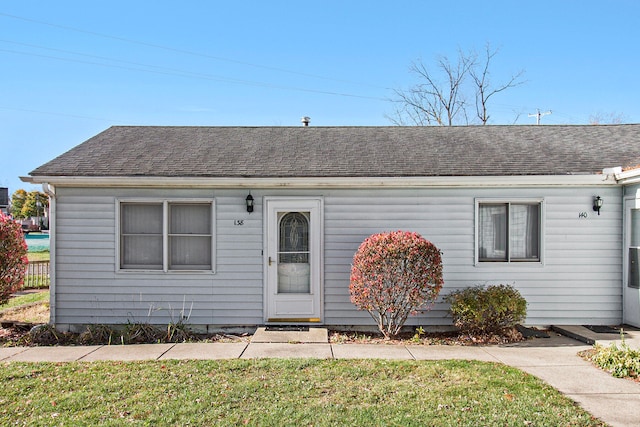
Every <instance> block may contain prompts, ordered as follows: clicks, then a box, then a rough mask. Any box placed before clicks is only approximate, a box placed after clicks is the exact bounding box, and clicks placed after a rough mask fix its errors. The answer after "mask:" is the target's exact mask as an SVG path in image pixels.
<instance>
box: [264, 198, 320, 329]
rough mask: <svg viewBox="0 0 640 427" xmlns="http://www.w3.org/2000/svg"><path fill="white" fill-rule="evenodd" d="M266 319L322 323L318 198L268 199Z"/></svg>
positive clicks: (274, 321) (281, 321) (270, 320)
mask: <svg viewBox="0 0 640 427" xmlns="http://www.w3.org/2000/svg"><path fill="white" fill-rule="evenodd" d="M266 206H267V209H266V213H267V219H266V242H267V250H266V253H265V269H266V275H265V277H266V286H265V303H266V304H265V306H266V307H265V308H266V319H265V320H266V321H267V322H272V323H308V322H320V321H321V318H322V315H321V314H322V313H321V302H322V291H321V270H322V268H321V266H322V233H321V230H322V226H321V224H322V222H321V221H322V218H321V215H322V211H321V206H322V203H321V200H319V199H296V198H294V199H280V198H278V199H275V198H274V199H269V198H267V199H266Z"/></svg>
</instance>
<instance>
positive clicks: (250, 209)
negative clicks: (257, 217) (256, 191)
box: [246, 193, 253, 213]
mask: <svg viewBox="0 0 640 427" xmlns="http://www.w3.org/2000/svg"><path fill="white" fill-rule="evenodd" d="M246 202H247V212H249V213H251V212H253V196H252V195H251V193H249V195H248V196H247V198H246Z"/></svg>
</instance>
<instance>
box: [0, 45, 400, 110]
mask: <svg viewBox="0 0 640 427" xmlns="http://www.w3.org/2000/svg"><path fill="white" fill-rule="evenodd" d="M0 52H5V53H12V54H16V55H25V56H34V57H39V58H47V59H55V60H57V61H65V62H75V63H80V64H87V65H98V66H101V67H109V68H119V69H123V70H129V71H140V72H145V73H153V74H162V75H170V76H180V77H187V78H195V79H201V80H209V81H219V82H225V83H233V84H240V85H246V86H254V87H264V88H271V89H279V90H291V91H298V92H307V93H317V94H322V95H333V96H343V97H348V98H360V99H371V100H376V101H387V99H386V98H381V97H373V96H365V95H354V94H350V93H341V92H332V91H324V90H317V89H306V88H300V87H293V86H281V85H274V84H270V83H262V82H255V81H251V80H241V79H232V78H228V77H223V76H215V75H209V74H201V73H193V72H189V71H180V70H175V69H172V70H173V71H162V69H163V68H164V67H158V66H153V65H151V66H148V65H143V64H137V65H142V66H147V67H155V68H160V69H159V70H151V69H144V68H135V67H127V66H124V65H115V64H105V63H100V62H93V61H84V60H81V59H71V58H63V57H59V56H53V55H44V54H37V53H31V52H21V51H17V50H11V49H0ZM118 61H119V60H118ZM119 62H128V61H119ZM134 64H135V63H134ZM164 69H166V68H164Z"/></svg>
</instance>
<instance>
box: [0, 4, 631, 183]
mask: <svg viewBox="0 0 640 427" xmlns="http://www.w3.org/2000/svg"><path fill="white" fill-rule="evenodd" d="M447 3H453V5H447ZM638 17H640V2H638V1H637V0H617V1H610V2H605V1H602V0H600V1H593V0H581V1H572V0H564V1H546V2H545V1H539V2H514V1H491V2H477V1H461V0H458V1H456V2H444V1H439V2H435V1H426V0H423V1H397V2H382V1H379V2H377V1H372V0H369V1H360V0H357V1H346V0H343V1H317V2H293V1H269V2H265V1H251V0H247V1H244V2H231V1H227V2H221V1H215V2H214V1H204V0H201V1H196V0H188V1H182V2H177V1H164V0H155V1H150V0H144V1H142V0H141V1H126V2H125V1H120V0H111V1H109V2H87V1H65V0H59V1H55V2H49V1H30V0H22V1H20V2H3V3H2V4H0V61H1V62H0V64H1V66H0V87H1V91H0V120H1V123H2V126H1V128H0V186H5V187H9V191H10V192H11V193H12V192H13V191H15V190H16V189H18V188H26V189H35V187H30V186H29V185H28V184H25V183H22V182H21V181H20V180H19V179H18V177H19V176H24V175H27V174H28V173H29V172H30V171H31V170H33V169H34V168H36V167H37V166H39V165H41V164H42V163H44V162H46V161H48V160H50V159H52V158H54V157H55V156H57V155H59V154H61V153H63V152H65V151H66V150H68V149H70V148H72V147H73V146H75V145H77V144H79V143H81V142H82V141H84V140H86V139H88V138H90V137H91V136H93V135H95V134H97V133H99V132H100V131H102V130H104V129H106V128H108V127H109V126H112V125H207V126H245V125H246V126H299V125H300V118H301V117H302V116H309V117H311V125H312V126H352V125H353V126H365V125H372V126H376V125H390V124H391V123H390V121H389V120H388V119H387V118H386V117H385V115H386V114H390V113H392V111H393V106H392V105H391V104H390V103H389V102H388V99H389V98H390V97H391V96H392V94H393V92H392V89H394V88H406V87H408V86H410V85H411V84H413V83H415V82H416V79H415V77H414V76H412V75H411V74H410V73H409V72H408V68H409V65H410V64H411V62H412V61H414V60H418V59H421V60H422V61H423V62H424V63H425V64H427V65H429V64H432V63H434V61H435V58H436V57H437V56H438V55H447V56H449V57H451V58H453V57H455V55H456V51H457V50H458V49H459V48H460V49H463V50H465V51H467V50H471V49H476V50H482V49H483V48H484V46H485V44H486V43H490V44H491V46H492V47H493V48H498V49H499V53H498V55H497V56H496V57H495V58H494V61H493V63H492V68H491V71H492V79H493V80H494V81H495V82H500V81H503V80H505V79H507V78H508V77H509V76H510V75H512V74H514V73H517V72H518V71H520V70H524V72H525V74H524V79H526V83H525V84H523V85H521V86H519V87H517V88H513V89H510V90H508V91H506V92H504V93H502V94H501V95H498V96H496V97H495V98H494V100H493V103H492V104H490V106H489V111H490V113H492V117H493V118H492V120H491V121H490V123H492V124H511V123H514V121H515V123H517V124H535V119H534V118H529V117H528V114H530V113H535V111H536V109H540V110H542V111H547V110H552V111H553V114H551V115H549V116H545V117H543V119H542V124H585V123H588V122H589V118H590V116H592V115H594V114H601V115H605V116H606V115H611V114H613V115H623V116H624V119H625V122H629V123H637V122H640V87H639V83H638V80H639V76H640V75H639V74H638V73H639V70H640V21H639V20H638Z"/></svg>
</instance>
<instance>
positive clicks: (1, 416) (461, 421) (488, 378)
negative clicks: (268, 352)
mask: <svg viewBox="0 0 640 427" xmlns="http://www.w3.org/2000/svg"><path fill="white" fill-rule="evenodd" d="M0 383H1V384H2V385H3V391H2V394H0V425H29V426H48V425H54V424H55V425H74V426H84V425H101V426H112V425H153V426H165V425H169V426H181V425H195V426H204V425H207V426H208V425H225V426H226V425H259V426H310V425H313V426H335V425H348V426H382V425H384V426H425V425H429V426H478V425H485V426H486V425H490V426H493V425H509V426H511V425H513V426H552V425H553V426H557V425H563V426H569V425H571V426H598V425H603V424H602V423H601V422H599V421H598V420H595V419H593V418H592V417H591V416H590V415H589V414H588V413H586V412H585V411H583V410H582V409H580V408H579V407H577V405H575V404H574V403H573V402H572V401H570V400H569V399H567V398H566V397H564V396H562V395H561V394H560V393H558V392H557V391H556V390H554V389H553V388H551V387H549V386H547V385H545V384H544V383H542V382H541V381H539V380H538V379H536V378H535V377H533V376H531V375H528V374H526V373H524V372H522V371H519V370H517V369H514V368H510V367H507V366H503V365H499V364H490V363H483V362H468V361H429V362H400V361H386V360H358V361H353V360H349V361H345V360H281V359H268V360H224V361H156V362H94V363H81V362H74V363H18V362H6V363H0Z"/></svg>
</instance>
